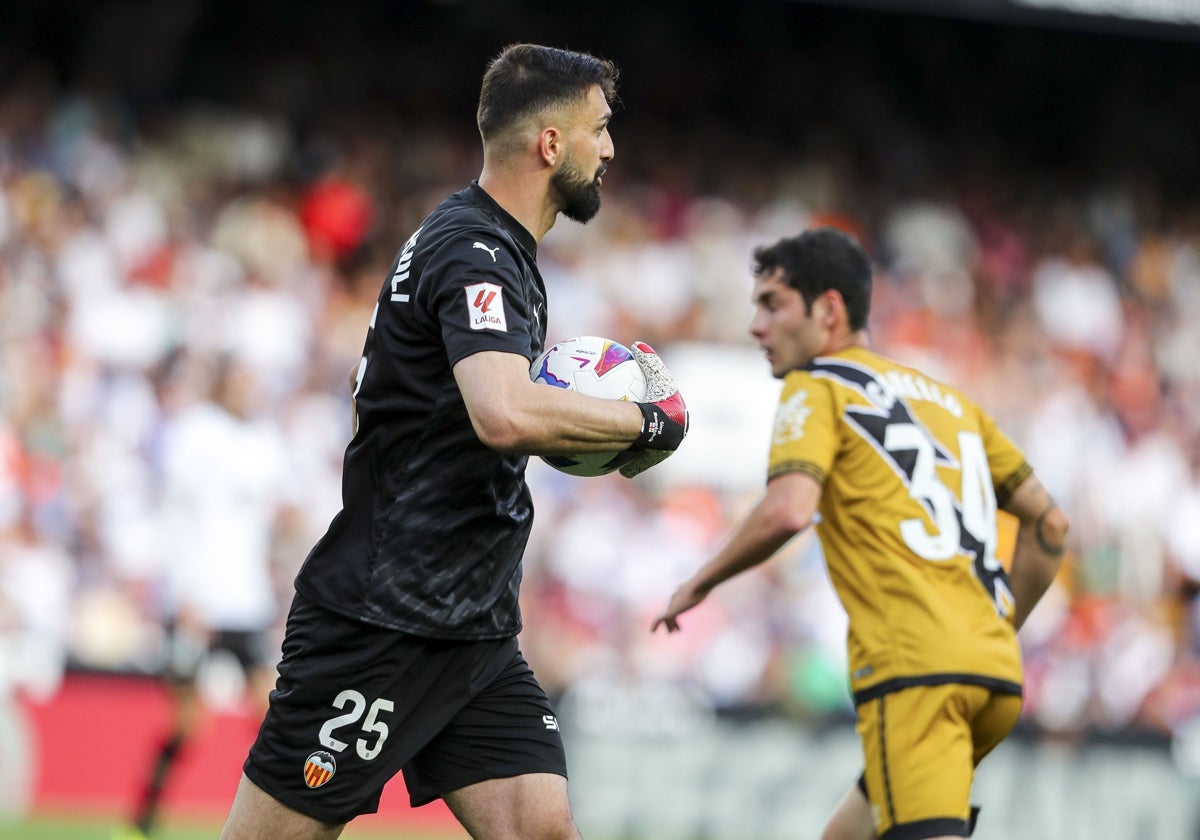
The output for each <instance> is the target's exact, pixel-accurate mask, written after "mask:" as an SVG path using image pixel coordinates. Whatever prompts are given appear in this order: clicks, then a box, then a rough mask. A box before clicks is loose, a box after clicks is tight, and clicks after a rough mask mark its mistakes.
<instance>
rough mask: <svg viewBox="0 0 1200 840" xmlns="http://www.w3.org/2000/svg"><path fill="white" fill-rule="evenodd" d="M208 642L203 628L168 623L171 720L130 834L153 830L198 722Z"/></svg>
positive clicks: (165, 676)
mask: <svg viewBox="0 0 1200 840" xmlns="http://www.w3.org/2000/svg"><path fill="white" fill-rule="evenodd" d="M207 646H208V639H207V635H206V634H205V633H204V632H203V631H201V630H199V629H196V628H192V627H189V626H180V625H178V624H176V623H174V622H172V623H171V624H170V625H168V627H167V642H166V652H167V656H166V662H165V665H164V668H163V680H164V682H165V683H166V685H167V689H168V691H169V694H170V698H171V723H170V727H169V728H168V729H167V731H166V732H164V733H163V735H162V737H161V739H160V740H159V742H158V745H157V747H156V748H155V752H154V756H153V758H152V759H151V761H150V764H149V767H148V769H147V773H146V776H145V778H144V780H143V784H142V788H141V791H140V792H139V794H138V799H137V806H136V810H135V812H134V815H133V821H132V826H133V829H134V830H133V831H131V832H129V834H128V835H127V836H130V837H137V836H138V835H139V834H141V835H142V836H145V837H148V836H150V835H151V834H152V833H153V832H154V829H155V827H156V825H157V822H158V808H159V803H160V801H161V799H162V794H163V791H164V789H165V788H166V785H167V782H168V781H169V779H170V777H171V774H172V772H173V771H174V769H175V767H176V765H177V764H178V763H179V761H180V759H181V758H182V756H183V754H184V753H185V751H186V748H187V745H188V741H189V740H190V739H191V736H192V734H193V733H194V732H195V731H196V728H197V727H198V726H199V722H200V716H201V712H202V709H201V706H200V696H199V692H198V691H197V688H196V675H197V672H198V671H199V669H200V663H201V662H202V661H203V659H204V656H205V653H206V650H207Z"/></svg>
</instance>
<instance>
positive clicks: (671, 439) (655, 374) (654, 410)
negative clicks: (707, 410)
mask: <svg viewBox="0 0 1200 840" xmlns="http://www.w3.org/2000/svg"><path fill="white" fill-rule="evenodd" d="M629 349H630V351H631V352H632V353H633V358H634V360H635V361H637V363H638V364H639V365H641V368H642V371H643V372H644V373H645V374H646V401H645V402H640V403H638V404H637V406H638V408H640V409H641V410H642V433H641V434H640V435H639V436H638V439H637V440H635V441H634V442H633V444H632V445H631V446H630V447H629V448H630V449H637V450H645V451H644V452H643V454H641V455H638V456H637V457H635V458H633V460H631V461H630V462H629V463H628V464H626V465H625V466H623V467H621V475H623V476H625V477H626V478H633V477H634V476H635V475H640V474H641V473H643V472H645V471H646V470H648V469H650V468H651V467H653V466H654V465H655V464H658V463H661V462H662V461H665V460H666V459H667V458H668V457H669V456H670V455H671V453H672V452H674V451H675V450H676V449H678V448H679V444H681V443H683V439H684V437H686V436H687V432H688V411H687V406H686V405H685V404H684V402H683V396H682V395H681V394H680V393H679V388H678V387H677V386H676V385H675V378H674V377H673V376H671V372H670V371H669V370H667V366H666V365H665V364H664V363H663V360H662V358H661V357H660V356H659V355H658V353H656V352H654V348H653V347H651V346H650V345H649V344H646V343H645V342H643V341H635V342H634V343H633V345H632V346H631V347H630V348H629Z"/></svg>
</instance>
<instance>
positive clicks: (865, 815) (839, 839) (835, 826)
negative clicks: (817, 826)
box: [821, 779, 875, 840]
mask: <svg viewBox="0 0 1200 840" xmlns="http://www.w3.org/2000/svg"><path fill="white" fill-rule="evenodd" d="M821 840H875V821H874V820H872V819H871V802H870V800H868V799H867V794H866V792H865V791H864V790H863V781H862V779H859V781H858V784H856V785H854V786H853V787H851V788H850V790H848V791H846V795H845V796H843V797H842V801H841V802H839V803H838V804H837V807H836V808H834V809H833V815H832V816H830V818H829V822H827V823H826V824H825V830H824V831H823V832H821Z"/></svg>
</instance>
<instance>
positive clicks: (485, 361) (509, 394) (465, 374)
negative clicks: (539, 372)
mask: <svg viewBox="0 0 1200 840" xmlns="http://www.w3.org/2000/svg"><path fill="white" fill-rule="evenodd" d="M454 378H455V380H456V381H457V382H458V387H459V390H460V391H461V392H462V396H463V401H464V402H465V403H466V406H467V413H468V415H469V416H470V418H471V425H472V426H473V427H474V428H475V433H476V434H477V435H479V439H480V440H481V441H483V443H484V444H486V445H487V446H489V447H491V448H492V449H496V450H498V451H500V452H516V453H523V454H529V455H572V454H576V453H580V452H604V451H609V450H615V449H625V448H628V447H629V446H633V445H642V446H643V448H647V449H666V448H668V447H669V448H670V449H674V448H675V447H677V446H678V445H679V440H682V437H683V434H682V431H683V428H685V427H681V429H680V430H678V431H679V434H678V437H677V438H676V439H674V440H669V439H667V440H663V439H661V438H660V439H657V440H654V439H650V440H647V439H648V438H652V437H654V436H656V435H657V434H658V432H657V431H656V430H655V429H653V428H648V424H647V421H646V417H645V414H646V411H645V406H646V405H654V404H653V403H650V404H643V403H632V402H622V401H620V400H604V399H597V398H595V397H589V396H586V395H584V394H580V393H578V392H576V391H571V390H568V389H565V388H548V387H546V386H545V385H540V384H538V383H536V382H533V381H532V380H530V378H529V360H528V359H526V358H525V357H524V356H521V355H518V354H516V353H505V352H498V351H483V352H480V353H474V354H472V355H470V356H467V357H465V358H463V359H462V360H460V361H459V362H458V363H457V364H456V365H455V366H454ZM676 393H678V392H676ZM680 405H681V406H682V402H681V403H680ZM647 444H648V445H647Z"/></svg>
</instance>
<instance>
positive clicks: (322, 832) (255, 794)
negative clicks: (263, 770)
mask: <svg viewBox="0 0 1200 840" xmlns="http://www.w3.org/2000/svg"><path fill="white" fill-rule="evenodd" d="M345 827H346V826H345V823H341V824H328V823H323V822H320V821H319V820H315V819H313V818H312V817H310V816H307V815H306V814H302V813H300V812H299V811H296V810H294V809H292V808H289V807H288V806H286V805H284V804H283V803H282V802H280V801H279V800H277V799H275V798H274V797H272V796H270V795H269V794H268V793H266V791H264V790H262V789H261V788H260V787H258V785H256V784H254V783H253V782H252V781H250V780H249V779H247V778H246V776H245V774H243V775H242V778H241V781H239V782H238V788H237V793H236V794H234V797H233V806H232V807H231V808H230V809H229V817H228V818H227V819H226V820H225V827H224V828H223V829H222V830H221V838H220V840H269V838H279V840H334V838H336V837H338V836H339V835H340V834H341V833H342V829H343V828H345Z"/></svg>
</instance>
